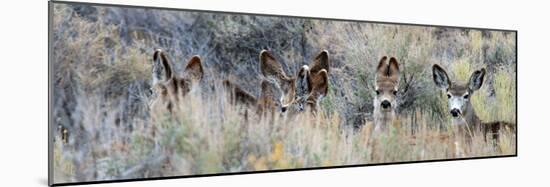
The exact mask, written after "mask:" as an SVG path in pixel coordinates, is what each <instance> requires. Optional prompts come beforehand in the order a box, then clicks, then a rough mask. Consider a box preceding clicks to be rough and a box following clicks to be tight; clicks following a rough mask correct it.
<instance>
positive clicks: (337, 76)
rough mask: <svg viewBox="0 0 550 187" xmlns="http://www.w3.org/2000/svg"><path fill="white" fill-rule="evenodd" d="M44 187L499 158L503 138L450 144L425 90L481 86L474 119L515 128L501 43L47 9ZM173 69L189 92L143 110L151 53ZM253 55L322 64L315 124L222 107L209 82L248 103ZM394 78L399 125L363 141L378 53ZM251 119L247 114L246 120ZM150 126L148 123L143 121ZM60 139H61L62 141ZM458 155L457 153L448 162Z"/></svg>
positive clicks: (443, 114) (313, 22)
mask: <svg viewBox="0 0 550 187" xmlns="http://www.w3.org/2000/svg"><path fill="white" fill-rule="evenodd" d="M51 26H52V35H53V38H52V40H51V50H52V56H51V61H50V63H51V65H52V66H53V72H51V73H52V74H53V75H52V76H53V81H52V82H51V84H52V85H51V86H52V88H53V103H52V105H53V106H52V108H53V111H51V112H52V113H53V124H50V125H51V126H52V130H53V131H54V132H52V133H53V135H54V144H53V168H54V175H53V176H54V182H55V183H64V182H79V181H98V180H114V179H130V178H142V177H162V176H180V175H200V174H212V173H227V172H241V171H262V170H277V169H290V168H309V167H326V166H339V165H356V164H373V163H387V162H405V161H418V160H434V159H451V158H463V157H481V156H496V155H512V154H515V151H516V141H515V139H516V137H515V132H509V131H507V132H502V134H501V138H500V139H498V142H493V141H491V140H489V141H485V140H484V137H482V136H475V137H473V138H472V140H471V142H470V143H468V144H458V145H461V146H462V147H458V148H457V146H456V145H457V144H456V142H455V141H454V140H452V138H449V137H452V127H451V126H450V125H449V124H450V116H449V114H448V113H449V112H448V111H447V103H446V102H447V101H446V99H447V98H446V96H445V94H444V93H442V92H441V91H440V90H438V88H436V86H435V85H434V83H433V80H432V75H431V66H432V65H433V64H436V63H437V64H440V65H441V66H443V67H445V68H446V69H447V71H448V73H449V74H450V76H451V77H453V79H456V80H460V81H464V82H466V81H468V78H469V76H470V75H471V72H473V71H474V70H477V69H480V68H481V67H484V68H486V69H487V75H486V80H485V83H484V84H483V86H482V87H481V89H480V90H478V91H477V92H476V94H474V95H472V98H471V102H472V105H473V106H474V108H475V109H476V111H477V114H478V115H479V117H480V118H481V120H483V121H507V122H513V123H515V121H516V76H515V75H516V63H517V62H516V58H515V57H516V51H515V48H516V43H515V41H516V40H515V39H516V35H515V33H514V32H506V31H489V30H476V29H459V28H442V27H422V26H409V25H393V24H374V23H366V22H343V21H338V22H337V21H330V20H318V19H300V18H285V17H268V16H249V15H238V14H214V13H205V12H188V11H169V10H153V9H147V10H146V9H139V8H120V7H118V8H117V7H98V6H88V5H72V4H63V3H55V5H54V7H53V22H52V23H51ZM157 48H161V49H163V50H164V51H166V53H167V54H168V56H169V58H170V60H171V61H172V63H173V65H174V69H175V71H176V72H181V71H182V70H183V68H184V67H185V65H186V62H187V61H188V59H189V58H190V57H191V56H193V55H200V56H201V60H202V63H203V66H204V75H203V77H202V80H201V81H200V84H199V85H198V86H195V88H194V89H192V91H191V92H190V93H189V94H188V95H187V96H186V97H185V99H183V100H181V101H179V102H180V103H179V104H178V105H177V107H179V110H177V112H175V113H169V112H166V111H162V110H156V109H152V108H150V105H149V104H150V102H151V100H152V93H151V71H152V65H153V64H152V62H153V59H152V58H153V52H154V50H155V49H157ZM262 49H267V50H270V51H272V52H273V54H274V55H276V57H277V58H278V59H281V63H282V64H283V68H284V69H285V71H286V72H287V73H288V74H291V75H294V74H295V72H297V71H298V70H299V69H300V67H302V65H305V64H308V63H309V62H310V59H312V58H313V55H315V54H317V53H318V52H319V51H321V50H323V49H326V50H328V51H329V53H330V63H331V64H330V68H331V69H330V74H329V82H330V84H329V92H328V95H327V96H326V97H325V98H324V99H323V100H322V101H321V103H320V107H319V111H318V112H317V114H316V115H315V116H313V115H311V114H310V113H308V112H305V113H303V114H302V115H297V116H294V117H288V116H285V115H279V114H276V115H265V116H263V117H261V116H254V115H249V116H250V117H248V118H246V119H245V118H243V113H247V112H248V111H247V110H249V109H247V108H246V107H243V106H240V105H232V104H230V103H229V101H228V100H227V98H226V97H224V94H225V93H223V89H222V87H223V85H222V80H224V79H230V80H232V81H233V82H236V83H237V84H239V85H240V86H241V87H242V88H243V89H245V90H247V91H248V92H250V93H252V94H253V95H258V94H259V92H260V89H259V85H260V81H261V77H262V76H261V73H260V70H259V67H258V63H259V61H258V54H259V52H260V51H261V50H262ZM386 55H389V56H394V57H396V58H397V60H398V62H399V66H400V70H401V75H400V82H401V83H400V88H399V90H398V93H397V103H398V107H397V109H398V110H397V111H398V114H399V115H398V116H399V117H398V118H397V119H396V120H394V122H393V124H392V125H391V126H390V127H389V131H388V132H389V133H387V134H384V135H380V136H376V137H371V128H369V127H372V125H373V117H372V113H373V103H372V102H373V98H374V96H375V90H374V84H373V80H374V76H375V71H376V66H377V64H378V60H379V59H380V58H381V57H382V56H386ZM248 113H251V112H248ZM152 119H155V120H152ZM60 129H64V130H66V131H67V132H68V136H67V141H66V143H65V142H64V141H61V140H60V138H61V137H62V131H64V130H60ZM457 149H461V150H463V151H462V153H461V154H456V153H457V151H456V150H457Z"/></svg>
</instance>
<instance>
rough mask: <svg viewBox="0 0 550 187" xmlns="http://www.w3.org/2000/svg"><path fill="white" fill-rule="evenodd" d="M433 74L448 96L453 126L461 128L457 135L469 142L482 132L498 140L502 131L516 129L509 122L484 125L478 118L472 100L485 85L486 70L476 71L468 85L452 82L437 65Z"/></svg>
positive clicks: (436, 82) (434, 66) (437, 83)
mask: <svg viewBox="0 0 550 187" xmlns="http://www.w3.org/2000/svg"><path fill="white" fill-rule="evenodd" d="M432 74H433V80H434V82H435V85H436V86H437V87H439V88H441V90H443V91H445V92H446V94H447V98H448V106H449V113H450V114H451V116H452V120H453V125H455V126H458V127H459V128H457V130H458V132H457V133H459V134H460V135H463V136H465V137H466V139H467V140H468V139H469V138H471V137H472V136H473V135H474V133H475V132H482V133H483V135H484V137H486V136H487V135H489V134H490V135H492V138H493V139H495V140H496V139H498V133H499V131H500V130H501V129H504V128H507V129H514V128H515V125H514V124H512V123H508V122H501V121H496V122H489V123H484V122H482V121H481V120H480V119H479V117H478V116H477V114H476V111H475V109H474V107H473V106H472V103H471V100H470V98H471V96H472V95H473V94H474V92H475V91H477V90H479V89H480V88H481V86H482V85H483V81H484V79H485V74H486V70H485V68H481V69H480V70H476V71H474V72H473V73H472V75H471V76H470V79H469V81H468V83H466V84H460V83H457V82H452V81H451V80H450V79H449V76H448V75H447V72H446V71H445V70H444V69H443V68H442V67H441V66H439V65H437V64H434V65H433V67H432Z"/></svg>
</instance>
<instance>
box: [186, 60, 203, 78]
mask: <svg viewBox="0 0 550 187" xmlns="http://www.w3.org/2000/svg"><path fill="white" fill-rule="evenodd" d="M184 74H185V75H184V76H185V77H187V78H190V79H191V80H193V81H200V80H201V79H202V76H203V74H204V71H203V69H202V63H201V58H200V57H199V56H198V55H195V56H193V57H191V59H190V60H189V62H187V66H185V70H184Z"/></svg>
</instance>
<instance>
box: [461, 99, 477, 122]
mask: <svg viewBox="0 0 550 187" xmlns="http://www.w3.org/2000/svg"><path fill="white" fill-rule="evenodd" d="M462 118H463V120H464V122H465V123H466V125H467V126H468V127H469V128H475V127H478V126H479V124H480V123H481V120H479V117H478V116H477V114H476V111H475V109H474V107H473V106H472V103H470V102H468V104H467V105H466V108H465V110H464V111H463V112H462Z"/></svg>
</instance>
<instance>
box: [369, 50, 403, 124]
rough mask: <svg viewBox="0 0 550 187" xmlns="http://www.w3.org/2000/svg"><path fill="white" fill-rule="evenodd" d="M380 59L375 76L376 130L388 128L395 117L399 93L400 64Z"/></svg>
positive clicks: (395, 60) (383, 58) (392, 58)
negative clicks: (387, 124)
mask: <svg viewBox="0 0 550 187" xmlns="http://www.w3.org/2000/svg"><path fill="white" fill-rule="evenodd" d="M387 59H388V58H387V57H386V56H384V57H382V59H380V62H379V63H378V67H377V70H376V76H375V86H374V87H375V94H376V96H375V97H374V102H373V104H374V117H375V120H376V122H375V123H376V128H381V127H383V126H386V123H387V122H390V121H391V120H392V119H393V118H394V116H395V109H396V107H397V92H398V88H399V64H398V62H397V59H395V58H394V57H391V58H390V60H389V63H387V62H386V61H387Z"/></svg>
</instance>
